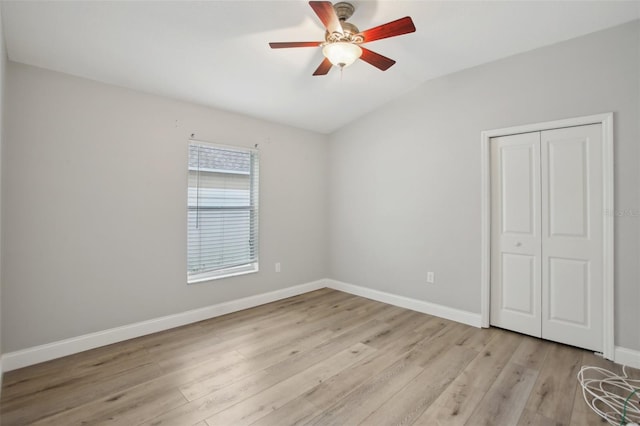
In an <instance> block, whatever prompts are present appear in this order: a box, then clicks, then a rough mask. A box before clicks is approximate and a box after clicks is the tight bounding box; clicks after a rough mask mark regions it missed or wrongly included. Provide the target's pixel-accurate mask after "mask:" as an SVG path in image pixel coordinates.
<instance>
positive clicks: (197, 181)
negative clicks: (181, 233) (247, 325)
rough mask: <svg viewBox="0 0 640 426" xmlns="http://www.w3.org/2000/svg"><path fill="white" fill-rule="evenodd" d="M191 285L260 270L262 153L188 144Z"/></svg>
mask: <svg viewBox="0 0 640 426" xmlns="http://www.w3.org/2000/svg"><path fill="white" fill-rule="evenodd" d="M188 193H189V195H188V224H187V226H188V233H187V244H188V247H187V265H188V273H187V281H188V282H189V283H193V282H199V281H205V280H209V279H214V278H221V277H226V276H232V275H238V274H243V273H248V272H255V271H257V270H258V152H257V151H255V150H250V149H243V148H231V147H224V146H217V145H211V144H208V143H205V142H198V141H190V142H189V190H188Z"/></svg>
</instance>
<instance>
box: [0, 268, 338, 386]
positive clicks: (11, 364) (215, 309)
mask: <svg viewBox="0 0 640 426" xmlns="http://www.w3.org/2000/svg"><path fill="white" fill-rule="evenodd" d="M324 287H326V285H325V280H318V281H313V282H310V283H306V284H300V285H297V286H293V287H287V288H283V289H281V290H275V291H271V292H268V293H263V294H257V295H255V296H249V297H244V298H242V299H237V300H231V301H229V302H223V303H219V304H217V305H211V306H206V307H204V308H199V309H193V310H191V311H186V312H181V313H179V314H173V315H167V316H164V317H160V318H154V319H151V320H147V321H142V322H138V323H135V324H129V325H125V326H122V327H116V328H111V329H108V330H103V331H98V332H96V333H90V334H85V335H82V336H78V337H72V338H70V339H65V340H60V341H57V342H52V343H47V344H44V345H39V346H34V347H31V348H27V349H22V350H19V351H15V352H8V353H6V354H4V355H2V359H1V364H0V368H4V371H11V370H15V369H18V368H22V367H26V366H29V365H33V364H38V363H40V362H44V361H49V360H52V359H55V358H60V357H63V356H67V355H71V354H74V353H78V352H82V351H86V350H89V349H94V348H97V347H100V346H105V345H110V344H112V343H117V342H121V341H124V340H128V339H133V338H135V337H140V336H144V335H147V334H151V333H156V332H158V331H164V330H168V329H170V328H175V327H179V326H182V325H186V324H191V323H194V322H198V321H202V320H206V319H209V318H213V317H217V316H220V315H225V314H229V313H232V312H236V311H241V310H243V309H248V308H253V307H255V306H259V305H264V304H265V303H270V302H275V301H277V300H281V299H286V298H287V297H291V296H297V295H299V294H303V293H307V292H310V291H314V290H319V289H321V288H324ZM1 371H2V370H0V374H1Z"/></svg>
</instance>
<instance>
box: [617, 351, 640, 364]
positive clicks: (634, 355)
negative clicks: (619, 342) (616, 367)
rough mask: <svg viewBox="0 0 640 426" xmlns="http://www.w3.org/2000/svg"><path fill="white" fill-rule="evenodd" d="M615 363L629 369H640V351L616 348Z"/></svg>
mask: <svg viewBox="0 0 640 426" xmlns="http://www.w3.org/2000/svg"><path fill="white" fill-rule="evenodd" d="M614 361H615V362H617V363H618V364H622V365H628V366H629V367H633V368H640V351H636V350H634V349H627V348H623V347H620V346H616V349H615V355H614Z"/></svg>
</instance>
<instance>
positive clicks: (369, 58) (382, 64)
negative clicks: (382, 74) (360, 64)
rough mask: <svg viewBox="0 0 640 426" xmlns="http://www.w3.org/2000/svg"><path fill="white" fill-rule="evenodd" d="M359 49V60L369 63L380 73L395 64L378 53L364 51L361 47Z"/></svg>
mask: <svg viewBox="0 0 640 426" xmlns="http://www.w3.org/2000/svg"><path fill="white" fill-rule="evenodd" d="M360 48H361V49H362V56H360V59H362V60H363V61H365V62H368V63H370V64H371V65H373V66H374V67H376V68H378V69H380V70H382V71H386V70H388V69H389V68H391V66H392V65H393V64H395V63H396V61H394V60H393V59H389V58H387V57H386V56H382V55H381V54H379V53H376V52H372V51H371V50H369V49H365V48H364V47H362V46H360Z"/></svg>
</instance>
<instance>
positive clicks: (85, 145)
mask: <svg viewBox="0 0 640 426" xmlns="http://www.w3.org/2000/svg"><path fill="white" fill-rule="evenodd" d="M7 106H8V109H7V117H6V118H7V121H6V123H7V124H6V140H5V152H4V158H3V160H4V175H3V176H4V184H5V185H4V192H3V194H2V196H3V197H2V198H3V205H4V216H3V218H2V223H3V226H2V229H3V230H4V231H5V232H4V239H3V242H4V253H3V256H4V263H3V265H4V269H3V270H2V280H3V285H4V286H3V291H2V322H3V329H4V333H3V336H2V340H3V345H2V347H3V350H4V352H11V351H15V350H19V349H22V348H27V347H31V346H34V345H39V344H44V343H47V342H52V341H57V340H60V339H64V338H69V337H74V336H79V335H82V334H85V333H89V332H95V331H100V330H104V329H108V328H111V327H116V326H121V325H125V324H130V323H133V322H137V321H141V320H147V319H151V318H156V317H159V316H163V315H168V314H174V313H179V312H183V311H186V310H189V309H194V308H198V307H202V306H208V305H212V304H216V303H220V302H224V301H228V300H232V299H237V298H241V297H245V296H249V295H253V294H258V293H264V292H267V291H272V290H276V289H280V288H285V287H290V286H292V285H296V284H303V283H306V282H311V281H314V280H318V279H321V278H324V277H325V276H326V271H327V269H328V267H327V252H326V250H327V247H328V242H327V235H328V230H327V218H328V212H327V207H326V206H327V184H326V172H327V155H328V144H327V136H325V135H319V134H316V133H312V132H307V131H302V130H298V129H294V128H290V127H286V126H281V125H276V124H271V123H267V122H264V121H259V120H255V119H251V118H247V117H244V116H240V115H237V114H231V113H227V112H222V111H218V110H213V109H207V108H204V107H199V106H195V105H192V104H187V103H182V102H177V101H172V100H169V99H165V98H159V97H155V96H151V95H146V94H142V93H138V92H134V91H130V90H126V89H121V88H117V87H114V86H109V85H104V84H100V83H96V82H92V81H89V80H84V79H80V78H76V77H72V76H68V75H64V74H59V73H55V72H51V71H46V70H42V69H38V68H34V67H30V66H26V65H21V64H17V63H12V62H9V65H8V84H7ZM191 133H196V137H197V138H198V139H202V140H207V141H213V142H219V143H225V144H232V145H243V146H254V144H259V149H260V160H261V164H260V188H261V193H260V203H261V204H260V209H261V210H260V214H261V216H260V267H261V271H260V272H259V273H256V274H251V275H245V276H241V277H234V278H230V279H225V280H219V281H214V282H208V283H202V284H195V285H187V284H186V220H187V219H186V197H187V195H186V191H187V172H186V165H187V139H188V137H189V135H190V134H191ZM275 262H281V263H282V272H280V273H275V272H274V264H275Z"/></svg>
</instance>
